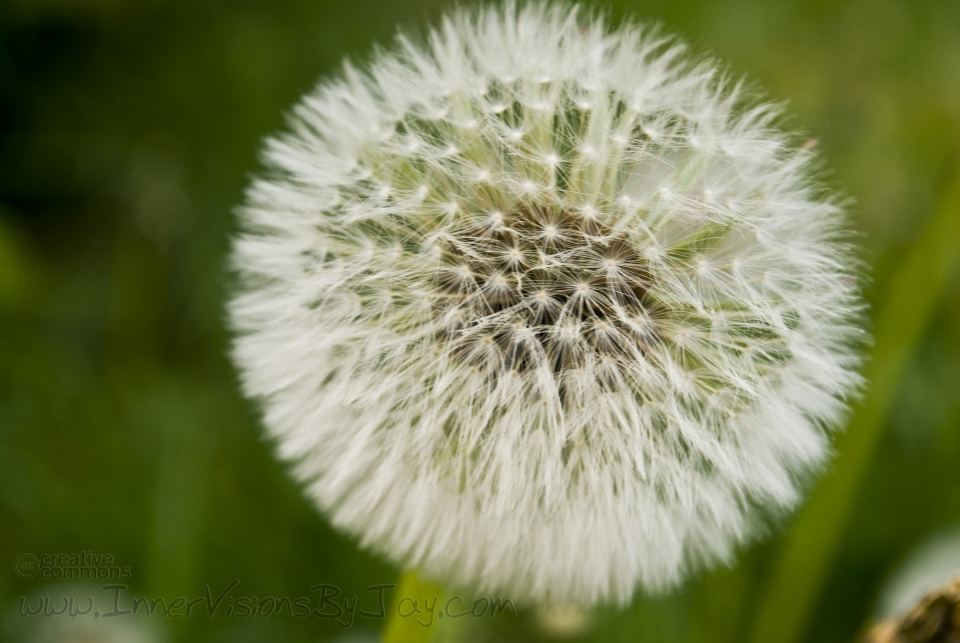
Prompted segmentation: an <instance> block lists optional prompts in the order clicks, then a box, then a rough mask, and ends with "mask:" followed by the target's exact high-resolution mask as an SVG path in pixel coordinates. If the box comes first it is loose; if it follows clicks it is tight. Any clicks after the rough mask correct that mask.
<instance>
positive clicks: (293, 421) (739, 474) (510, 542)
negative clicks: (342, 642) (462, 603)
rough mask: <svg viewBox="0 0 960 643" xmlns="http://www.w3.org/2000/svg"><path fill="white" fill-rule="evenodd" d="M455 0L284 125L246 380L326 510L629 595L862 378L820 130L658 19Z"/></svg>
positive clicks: (388, 545) (459, 554) (796, 468)
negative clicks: (807, 138) (793, 131)
mask: <svg viewBox="0 0 960 643" xmlns="http://www.w3.org/2000/svg"><path fill="white" fill-rule="evenodd" d="M444 25H445V26H444V28H443V29H438V30H436V31H435V32H433V33H432V35H431V37H430V38H429V39H427V40H426V42H429V43H431V44H430V45H429V46H425V48H424V49H422V50H420V51H419V52H413V51H411V49H410V45H409V43H406V41H405V44H403V45H400V46H398V47H397V48H395V49H393V50H392V51H387V52H386V53H383V54H381V55H380V56H379V57H378V58H376V59H375V60H374V61H373V62H372V63H371V68H372V70H371V71H372V72H373V73H367V74H363V73H362V72H357V71H351V72H350V74H349V79H336V78H335V79H332V80H328V81H327V82H326V83H325V84H323V85H322V86H320V87H319V89H317V90H315V91H314V92H313V93H311V94H310V95H309V97H308V98H307V99H305V100H304V102H303V103H301V104H300V105H299V107H298V108H297V109H296V110H295V112H294V113H295V114H296V116H295V120H297V121H298V123H297V124H296V127H294V129H293V130H292V132H291V133H288V134H285V135H282V136H279V137H276V138H273V139H270V140H269V141H268V143H267V147H266V155H265V156H266V158H267V163H268V164H269V170H270V172H269V174H268V178H264V179H261V180H258V181H255V182H254V183H253V185H252V187H251V188H250V189H249V191H248V196H247V205H246V207H245V208H244V210H243V212H242V217H243V220H244V222H245V225H246V232H245V233H244V234H243V235H242V236H240V238H238V239H237V241H236V243H235V246H234V252H233V260H234V264H235V266H236V267H237V269H238V271H239V273H240V274H241V275H242V277H243V278H244V282H243V283H244V285H242V286H241V287H240V288H239V289H238V291H237V292H236V294H235V296H234V298H233V301H232V302H231V319H232V323H233V326H234V328H235V330H236V333H237V336H236V340H235V346H234V350H233V356H234V359H235V361H236V363H237V364H238V366H239V368H240V370H241V372H242V379H243V384H244V390H245V392H246V393H247V394H248V395H250V396H252V397H255V398H257V399H259V400H261V402H262V404H263V410H264V423H265V425H266V427H267V430H268V431H269V433H270V435H271V436H272V437H273V438H274V439H275V441H276V444H277V448H278V451H279V454H280V455H281V456H282V457H284V458H285V459H287V460H289V461H290V462H291V463H292V466H293V468H294V471H295V472H296V474H297V476H298V477H299V478H300V479H301V480H303V481H304V483H305V485H306V487H305V488H306V491H307V493H308V494H309V495H310V496H311V498H312V499H313V500H314V501H315V502H316V503H317V504H318V505H319V507H321V508H322V509H323V510H324V511H325V512H326V513H327V515H329V516H330V519H331V520H332V522H333V523H334V525H336V526H337V527H338V528H340V529H342V530H344V531H346V532H348V533H350V534H353V535H355V536H356V537H357V538H359V539H360V541H361V543H362V544H363V545H364V546H366V547H368V548H370V549H372V550H374V551H376V552H378V553H380V554H382V555H384V556H385V557H387V558H389V559H390V560H391V561H394V562H395V563H397V564H398V565H403V566H409V567H418V568H419V570H420V571H421V573H423V574H424V575H427V576H430V577H433V578H436V579H438V580H441V581H444V582H447V583H449V584H450V585H455V586H468V587H470V588H473V589H475V590H477V591H478V592H489V593H500V594H502V595H505V596H509V597H510V598H511V599H512V600H514V601H517V602H546V603H551V604H554V605H562V604H570V603H577V604H592V603H596V602H601V601H603V602H616V603H621V604H622V603H624V602H626V601H628V600H629V599H630V597H631V595H632V594H633V592H634V591H635V590H636V589H637V588H638V587H640V588H642V589H644V590H645V591H648V592H659V591H664V590H667V589H669V588H671V587H675V586H676V585H678V584H679V583H681V582H682V581H683V579H684V578H685V577H687V575H688V574H689V573H691V572H692V571H694V570H696V569H701V568H705V567H708V566H710V565H713V564H716V563H717V562H721V561H727V562H729V561H730V560H731V558H732V557H733V555H734V553H735V551H736V548H737V547H738V546H740V545H742V544H744V543H745V542H746V541H748V540H750V539H752V538H754V537H755V536H756V535H757V530H756V529H755V526H756V525H757V523H758V516H760V515H762V514H765V513H768V512H769V510H770V509H776V510H783V509H787V508H790V507H792V506H794V505H795V504H796V503H797V502H798V494H799V491H798V484H799V482H800V481H802V480H803V478H804V476H806V475H809V474H810V473H812V472H815V471H816V470H817V469H818V467H820V466H821V465H822V463H823V462H824V460H825V458H826V457H827V453H828V437H829V432H830V430H831V427H835V426H836V425H837V424H838V422H839V421H840V419H841V418H842V416H843V415H844V413H845V412H846V404H847V400H848V398H849V396H851V395H852V394H853V393H854V392H855V391H856V389H857V387H858V386H859V384H860V378H859V376H858V375H857V373H856V369H857V368H858V366H859V362H860V357H859V346H860V343H861V342H862V341H863V340H864V337H863V334H862V331H861V330H860V329H859V328H858V326H857V324H856V320H857V319H858V315H859V314H860V312H861V311H862V307H863V304H862V300H861V296H860V291H859V287H858V285H857V283H858V280H857V271H858V268H857V265H856V262H855V261H854V260H853V251H852V250H851V249H850V248H849V247H848V246H847V245H846V244H845V243H844V242H843V236H842V232H843V230H844V226H845V216H844V213H843V212H842V210H841V209H840V208H839V207H838V206H837V204H836V200H835V199H834V198H832V197H830V196H829V195H828V193H827V192H826V191H825V189H824V188H823V187H822V186H820V185H819V184H818V183H817V180H816V176H815V174H814V169H813V168H814V167H815V166H814V165H813V164H814V163H815V160H814V159H813V156H814V153H813V151H804V153H803V154H798V153H797V144H796V143H795V142H794V141H793V139H792V138H791V136H789V135H788V134H783V133H779V132H778V131H777V130H776V129H775V117H776V116H777V111H776V109H774V108H773V107H770V106H758V105H757V104H756V102H753V101H751V99H750V98H749V97H746V96H743V95H741V94H739V93H738V92H739V91H740V90H739V89H738V87H739V86H738V85H735V84H728V83H727V82H726V81H724V80H722V79H723V78H724V75H723V74H719V73H716V70H714V69H711V66H710V64H708V63H704V62H701V61H697V60H690V61H687V62H685V61H684V57H683V56H682V55H681V54H682V51H683V45H682V44H680V43H678V42H676V41H674V40H670V39H669V38H666V39H665V38H664V36H663V35H662V34H661V33H659V32H657V31H656V30H655V29H648V28H645V27H638V26H631V25H627V26H624V27H621V28H619V29H617V30H614V31H611V30H609V29H607V28H606V26H605V25H604V24H603V22H602V19H601V18H598V17H597V16H595V15H592V14H589V12H586V11H585V10H583V9H578V8H571V7H570V6H566V5H562V4H557V5H548V4H545V3H544V4H527V5H524V6H523V7H522V8H518V6H517V5H514V4H509V3H508V4H506V5H504V6H503V7H500V8H482V9H475V10H460V11H454V12H453V13H451V14H450V15H449V17H448V21H447V22H445V23H444ZM520 25H522V28H521V27H520ZM530 52H537V57H536V65H535V66H532V65H531V57H530ZM531 67H534V68H531ZM597 70H602V72H598V71H597ZM400 72H402V74H401V76H402V77H403V78H405V79H407V82H404V83H402V84H400V83H395V82H393V81H389V82H388V81H386V80H382V79H387V78H391V77H397V75H398V74H400ZM437 79H443V82H442V83H441V82H439V81H438V80H437ZM478 88H482V89H478ZM638 97H642V102H639V99H638ZM535 103H536V104H537V106H538V109H533V108H532V107H531V105H533V104H535ZM508 106H509V109H508ZM731 106H735V108H734V109H732V108H731ZM540 108H542V109H540ZM438 113H443V114H451V115H453V116H452V117H450V118H449V120H445V121H444V122H442V123H438V122H436V121H432V120H429V119H428V118H425V115H431V114H438ZM370 122H379V123H382V124H383V125H381V126H378V128H379V130H378V131H377V132H374V131H372V130H371V127H370V125H369V123H370ZM458 123H465V124H464V125H458ZM641 124H642V129H640V128H641ZM700 132H709V137H707V136H706V135H701V134H699V133H700ZM698 136H699V137H700V138H699V140H698V138H697V137H698ZM398 137H409V139H406V138H404V139H403V140H410V141H411V143H410V145H411V148H409V149H407V148H405V146H404V145H403V144H397V143H396V140H397V138H398ZM416 141H424V142H425V141H434V142H435V143H431V144H429V145H427V144H423V145H420V146H419V147H418V148H417V150H416V151H417V154H416V155H412V154H411V152H412V151H414V149H413V148H412V146H413V145H415V144H416ZM603 141H606V143H602V142H603ZM610 141H612V142H613V143H612V144H611V143H610ZM712 141H717V144H716V145H714V144H713V143H712ZM725 145H729V148H730V149H731V150H733V151H735V152H736V153H735V154H725V153H724V152H723V151H722V148H723V147H724V146H725ZM556 150H562V151H563V163H562V167H563V172H562V173H561V172H555V171H554V170H549V169H547V168H545V165H544V163H545V164H546V166H548V167H549V168H554V167H560V166H561V164H560V161H559V159H560V154H559V152H554V151H556ZM544 159H546V160H545V161H544ZM554 174H562V177H561V176H554ZM425 187H426V188H428V189H427V190H424V188H425ZM334 193H336V194H338V195H339V202H338V204H337V205H335V206H334V205H331V203H330V197H329V195H331V194H334ZM715 194H722V195H723V203H724V204H725V206H724V207H723V208H720V207H719V206H718V205H716V204H713V205H711V206H710V207H706V206H705V204H704V198H706V199H707V200H708V201H711V203H713V201H712V199H713V198H714V197H713V195H715ZM764 194H768V195H770V194H776V195H777V196H776V203H773V202H771V201H770V200H768V199H764V198H762V197H760V196H759V195H764ZM318 195H322V196H318ZM399 195H416V197H415V198H400V196H399ZM428 197H429V198H428ZM444 204H447V205H444ZM457 204H459V206H457ZM585 204H589V205H585ZM617 204H619V205H617ZM264 222H268V225H264ZM788 246H789V247H790V248H791V252H789V253H788V252H781V251H778V249H780V248H785V247H788ZM321 248H322V249H323V250H322V252H321V251H320V249H321ZM377 248H379V249H380V250H379V251H378V250H377ZM412 248H419V249H420V251H419V252H415V251H412V250H411V249H412ZM388 292H389V293H391V296H389V297H388V296H387V295H386V293H388ZM318 302H319V303H318ZM712 311H716V312H712ZM761 506H762V507H763V508H764V511H763V512H761V511H758V508H759V507H761Z"/></svg>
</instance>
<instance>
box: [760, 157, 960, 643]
mask: <svg viewBox="0 0 960 643" xmlns="http://www.w3.org/2000/svg"><path fill="white" fill-rule="evenodd" d="M958 260H960V172H956V173H955V174H954V175H953V177H952V179H951V180H950V181H949V183H948V185H947V186H946V189H945V190H944V193H943V198H942V199H941V200H940V203H939V205H938V206H937V208H936V210H935V211H934V213H933V216H932V217H931V219H930V221H929V223H928V224H927V227H926V229H925V230H924V231H923V233H922V236H921V237H920V238H919V239H918V240H917V241H916V242H915V243H914V244H913V245H912V247H911V248H910V249H909V252H908V254H907V255H906V257H905V258H904V260H903V262H902V264H901V266H900V267H899V268H898V270H897V273H896V275H895V276H894V277H893V278H892V283H891V284H890V287H889V289H888V291H887V295H886V297H885V298H884V302H883V304H881V306H880V307H879V309H878V312H877V315H876V318H875V321H876V335H875V337H876V344H875V349H874V351H873V359H872V360H871V361H870V362H869V363H868V364H867V367H866V369H865V371H866V372H865V376H866V378H867V381H868V382H869V386H870V389H869V396H868V398H867V399H866V400H865V402H864V403H863V404H862V405H860V406H859V407H858V408H857V409H856V414H855V415H854V417H853V420H852V421H851V423H850V426H849V427H848V429H847V431H846V433H845V434H844V435H842V436H841V437H840V438H839V439H838V440H837V445H836V450H837V453H838V456H837V460H836V468H835V470H834V471H833V472H832V473H831V474H830V475H829V476H828V477H827V478H826V479H824V481H823V483H822V484H820V485H819V487H818V488H817V489H816V490H815V491H814V493H813V495H812V497H811V499H810V501H809V503H808V504H807V505H806V507H805V508H804V509H803V511H802V512H801V513H800V514H799V516H798V517H797V519H796V520H795V521H794V524H793V527H792V528H791V530H790V532H789V533H788V534H787V536H786V541H785V542H784V545H783V549H782V551H781V554H780V558H779V560H778V562H777V566H776V568H775V569H774V570H773V574H772V577H771V578H770V580H769V582H768V586H767V589H766V591H764V592H763V593H762V596H763V598H762V600H761V603H760V606H759V609H758V611H757V616H756V619H755V621H754V628H753V632H752V634H751V638H750V639H749V640H750V641H751V643H767V642H768V641H780V642H782V643H796V642H797V641H800V640H801V639H802V637H803V635H804V633H805V630H804V628H805V626H806V624H807V623H808V620H809V619H808V617H809V616H810V615H811V612H812V610H813V609H814V608H815V607H816V600H817V597H818V596H819V594H820V590H821V588H822V586H823V584H824V582H825V581H826V579H827V574H828V572H829V570H830V566H831V564H832V562H833V559H834V557H835V555H836V552H837V549H838V548H839V546H840V544H841V542H842V538H843V535H844V533H845V531H846V523H847V520H848V517H849V514H850V509H851V506H852V505H853V502H854V500H856V497H857V493H858V491H859V489H860V484H861V482H862V480H863V477H864V475H865V474H866V472H867V470H868V466H869V464H870V460H871V458H872V456H873V453H874V450H875V448H876V445H877V443H878V438H879V436H880V431H881V429H882V428H883V426H884V421H885V419H886V417H887V414H888V411H889V409H890V405H891V404H892V403H893V400H894V399H895V394H896V391H897V386H898V383H899V380H900V374H901V372H902V371H903V368H904V366H905V365H906V363H907V360H908V359H909V357H910V355H911V353H912V352H913V350H914V348H915V347H916V345H917V343H918V342H919V341H920V339H921V338H922V336H923V332H924V330H925V329H926V327H927V325H928V323H929V322H930V320H931V318H932V316H933V314H934V312H936V306H937V303H938V302H939V301H940V297H941V294H942V292H943V289H944V286H945V284H946V282H947V280H948V278H949V277H950V276H951V274H952V273H953V272H954V271H955V270H956V267H957V263H958Z"/></svg>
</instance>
